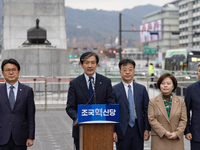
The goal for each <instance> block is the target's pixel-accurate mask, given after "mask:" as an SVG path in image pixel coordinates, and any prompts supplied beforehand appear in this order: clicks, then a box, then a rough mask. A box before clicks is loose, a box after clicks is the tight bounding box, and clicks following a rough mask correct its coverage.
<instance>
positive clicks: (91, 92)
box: [89, 81, 93, 103]
mask: <svg viewBox="0 0 200 150" xmlns="http://www.w3.org/2000/svg"><path fill="white" fill-rule="evenodd" d="M89 82H90V81H89ZM89 92H90V98H91V103H93V97H92V96H93V89H92V84H91V82H90V83H89Z"/></svg>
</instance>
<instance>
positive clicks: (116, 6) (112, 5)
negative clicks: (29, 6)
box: [65, 0, 174, 11]
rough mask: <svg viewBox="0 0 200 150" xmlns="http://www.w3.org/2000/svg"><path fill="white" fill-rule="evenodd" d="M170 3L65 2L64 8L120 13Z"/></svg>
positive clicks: (162, 0)
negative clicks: (125, 10) (124, 10)
mask: <svg viewBox="0 0 200 150" xmlns="http://www.w3.org/2000/svg"><path fill="white" fill-rule="evenodd" d="M172 1H174V0H65V6H69V7H72V8H76V9H83V10H85V9H93V8H96V9H98V10H100V9H102V10H108V11H111V10H116V11H121V10H123V9H126V8H128V9H132V8H133V7H135V6H139V5H147V4H152V5H157V6H163V5H165V4H166V3H169V2H172Z"/></svg>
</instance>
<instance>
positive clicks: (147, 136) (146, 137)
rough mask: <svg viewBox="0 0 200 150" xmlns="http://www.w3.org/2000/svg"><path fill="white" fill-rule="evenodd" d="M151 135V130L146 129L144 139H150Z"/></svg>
mask: <svg viewBox="0 0 200 150" xmlns="http://www.w3.org/2000/svg"><path fill="white" fill-rule="evenodd" d="M149 137H150V135H149V131H148V130H145V131H144V141H148V140H149Z"/></svg>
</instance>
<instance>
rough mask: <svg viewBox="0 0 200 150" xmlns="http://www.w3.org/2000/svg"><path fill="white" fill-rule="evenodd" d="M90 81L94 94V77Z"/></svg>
mask: <svg viewBox="0 0 200 150" xmlns="http://www.w3.org/2000/svg"><path fill="white" fill-rule="evenodd" d="M89 80H90V82H91V84H92V89H93V92H94V91H95V88H94V77H89Z"/></svg>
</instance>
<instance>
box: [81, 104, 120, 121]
mask: <svg viewBox="0 0 200 150" xmlns="http://www.w3.org/2000/svg"><path fill="white" fill-rule="evenodd" d="M118 122H119V105H118V104H113V105H99V104H94V105H78V123H118Z"/></svg>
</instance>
